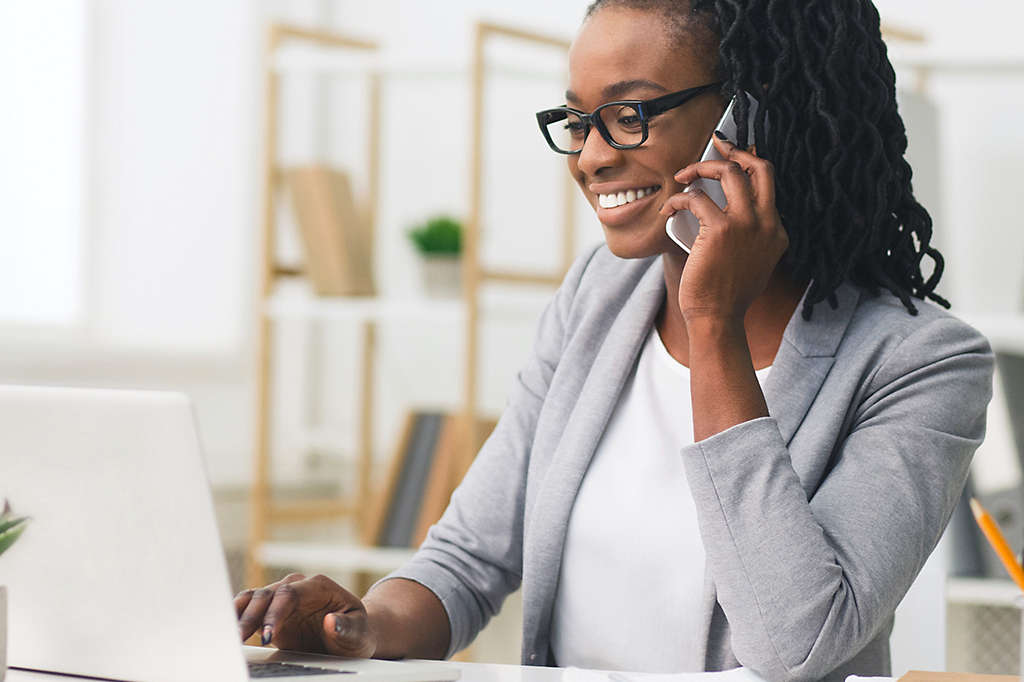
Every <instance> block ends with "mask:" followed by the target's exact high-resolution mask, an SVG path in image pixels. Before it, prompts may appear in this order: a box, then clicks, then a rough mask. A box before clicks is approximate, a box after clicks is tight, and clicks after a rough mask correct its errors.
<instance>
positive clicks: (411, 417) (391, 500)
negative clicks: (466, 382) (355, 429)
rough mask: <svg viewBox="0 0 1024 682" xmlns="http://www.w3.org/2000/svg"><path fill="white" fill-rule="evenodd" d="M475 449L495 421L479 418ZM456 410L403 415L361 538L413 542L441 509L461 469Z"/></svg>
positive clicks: (460, 422)
mask: <svg viewBox="0 0 1024 682" xmlns="http://www.w3.org/2000/svg"><path fill="white" fill-rule="evenodd" d="M479 424H480V429H479V430H480V438H481V439H482V440H481V441H480V442H478V443H476V444H475V447H474V449H475V450H478V449H479V448H480V447H481V446H482V445H483V440H486V439H487V437H488V436H489V435H490V433H491V431H493V430H494V427H495V426H496V425H497V422H496V421H495V420H491V419H480V420H479ZM467 437H468V435H467V434H466V428H465V420H464V419H463V417H462V416H461V415H458V414H446V413H443V412H417V411H413V412H410V413H409V414H408V415H406V418H405V424H404V426H403V428H402V435H401V437H400V438H399V443H398V447H397V449H396V452H395V454H394V456H393V457H392V459H391V464H390V467H389V469H388V471H387V473H386V474H385V477H384V482H383V485H382V486H381V489H380V491H379V492H378V493H377V495H376V496H375V497H374V498H373V501H372V504H371V508H370V513H369V521H368V523H367V525H366V527H365V528H364V529H363V542H364V543H365V544H367V545H377V546H382V547H417V546H419V544H420V543H421V542H423V539H424V538H425V537H426V536H427V531H428V530H429V529H430V527H431V526H432V525H434V523H436V522H437V520H438V519H440V518H441V514H443V513H444V510H445V508H446V507H447V506H448V502H449V500H450V499H451V495H452V492H453V491H454V490H455V487H456V486H458V484H459V483H460V482H461V480H462V476H463V475H464V474H465V471H462V470H461V467H460V466H459V461H460V459H459V456H460V453H461V452H462V449H463V448H464V444H465V442H466V440H465V439H466V438H467Z"/></svg>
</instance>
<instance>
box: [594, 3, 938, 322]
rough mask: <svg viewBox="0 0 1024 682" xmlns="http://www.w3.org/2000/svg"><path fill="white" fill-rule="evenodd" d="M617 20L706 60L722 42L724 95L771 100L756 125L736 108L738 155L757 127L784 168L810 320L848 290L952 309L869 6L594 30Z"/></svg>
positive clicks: (787, 214)
mask: <svg viewBox="0 0 1024 682" xmlns="http://www.w3.org/2000/svg"><path fill="white" fill-rule="evenodd" d="M605 7H622V8H627V9H638V10H649V11H657V12H660V13H661V14H662V15H663V16H664V17H665V19H666V23H667V28H668V29H669V31H670V36H671V37H672V38H673V39H675V40H677V41H678V42H679V43H680V44H682V45H689V46H692V49H695V50H697V51H698V54H700V53H701V52H707V53H709V55H713V54H714V46H715V44H716V43H717V48H718V61H717V65H716V67H717V70H718V71H719V75H720V77H721V79H722V80H723V82H724V86H723V88H722V93H723V95H725V96H726V97H730V98H731V97H732V96H733V95H735V94H736V93H737V92H740V91H747V92H749V93H750V94H751V95H753V96H754V98H755V99H757V100H758V102H759V107H758V109H757V113H756V115H754V116H753V117H752V120H751V117H750V115H749V113H750V112H749V109H750V108H749V105H748V102H747V99H746V98H745V97H740V98H738V99H737V107H736V113H735V116H736V123H737V129H738V134H737V137H738V138H739V140H738V142H739V144H740V146H741V147H746V146H747V140H748V132H749V130H750V126H751V125H752V126H753V132H754V139H755V140H756V142H757V154H758V156H760V157H762V158H765V159H767V160H769V161H771V162H772V164H773V165H774V166H775V170H776V174H775V175H776V178H775V182H776V205H777V207H778V211H779V214H780V216H781V217H782V221H783V225H785V227H786V232H787V233H788V235H789V250H788V251H787V253H786V255H785V256H784V259H785V261H786V262H787V264H788V265H789V267H790V268H791V270H792V272H793V274H794V275H795V276H796V277H798V278H800V279H805V278H810V279H811V280H812V283H811V287H810V290H809V291H808V292H807V296H806V298H805V300H804V307H803V317H804V319H805V320H810V319H811V312H812V309H813V307H814V305H815V304H816V303H820V302H821V301H825V300H827V301H828V302H829V305H831V306H832V308H835V307H836V306H837V305H838V302H837V300H836V296H835V291H836V289H837V288H838V286H839V285H840V283H841V282H842V281H843V280H844V279H849V280H850V281H852V282H854V283H856V284H858V285H860V286H862V287H864V288H865V289H867V290H868V291H869V292H871V293H872V294H873V295H875V296H877V295H879V294H880V292H881V289H882V288H884V289H888V290H889V291H891V292H892V293H893V294H894V295H895V296H896V297H898V298H899V300H900V301H901V302H902V303H903V305H904V306H905V307H906V309H907V310H908V311H909V312H910V313H911V314H912V315H916V314H917V308H916V307H915V306H914V304H913V302H912V301H911V297H916V298H918V299H921V300H924V299H925V298H929V299H931V300H932V301H935V302H936V303H938V304H939V305H941V306H943V307H946V308H948V307H949V302H948V301H946V300H945V299H944V298H942V297H941V296H939V295H938V294H936V293H935V287H936V285H937V284H938V282H939V278H940V277H941V276H942V271H943V264H944V261H943V258H942V254H941V253H939V251H938V250H936V249H935V248H933V247H932V246H931V245H930V242H931V237H932V220H931V217H930V216H929V215H928V212H927V211H926V210H925V209H924V207H923V206H921V204H919V203H918V202H917V200H916V199H915V198H914V194H913V190H912V188H911V175H912V172H911V169H910V165H909V164H908V163H907V161H906V160H905V159H904V153H905V152H906V150H907V135H906V130H905V128H904V126H903V120H902V119H901V118H900V115H899V113H898V111H897V108H896V86H895V81H896V74H895V72H894V71H893V68H892V64H890V63H889V58H888V56H887V52H886V46H885V43H884V42H883V41H882V36H881V29H880V25H879V18H878V11H877V10H876V9H875V6H874V5H873V4H872V3H871V2H870V0H595V2H593V3H592V4H591V5H590V7H589V8H588V9H587V13H586V17H588V18H589V17H590V16H591V15H592V14H594V13H595V12H596V11H598V10H599V9H602V8H605ZM702 48H706V49H703V50H702ZM924 256H928V257H930V258H931V259H932V261H933V262H934V268H933V270H932V273H931V276H930V277H928V279H927V280H925V278H924V275H923V274H922V273H921V262H922V259H923V258H924Z"/></svg>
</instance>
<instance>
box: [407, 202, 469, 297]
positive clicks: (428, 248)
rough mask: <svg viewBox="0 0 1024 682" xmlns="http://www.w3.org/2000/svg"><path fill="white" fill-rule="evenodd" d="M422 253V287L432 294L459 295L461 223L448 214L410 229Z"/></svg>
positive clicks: (414, 242) (418, 249) (410, 237)
mask: <svg viewBox="0 0 1024 682" xmlns="http://www.w3.org/2000/svg"><path fill="white" fill-rule="evenodd" d="M408 234H409V239H411V240H412V243H413V244H414V245H415V247H416V250H417V251H419V253H420V256H421V260H420V262H421V265H422V273H423V287H424V289H425V290H426V292H427V294H428V295H430V296H435V297H441V298H446V297H447V298H450V297H457V296H458V295H459V291H460V289H461V280H462V277H461V274H462V266H461V261H460V258H459V256H460V255H461V253H462V223H460V222H459V221H458V220H457V219H455V218H452V217H451V216H447V215H440V216H435V217H433V218H430V219H429V220H427V221H426V222H424V223H423V224H421V225H418V226H416V227H414V228H412V229H411V230H409V232H408Z"/></svg>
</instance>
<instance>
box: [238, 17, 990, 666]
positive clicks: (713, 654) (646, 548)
mask: <svg viewBox="0 0 1024 682" xmlns="http://www.w3.org/2000/svg"><path fill="white" fill-rule="evenodd" d="M569 74H570V83H569V91H568V92H567V93H566V95H567V105H568V107H570V108H572V109H573V110H575V111H578V112H580V113H586V112H594V111H595V110H596V109H598V107H600V106H601V105H604V104H607V103H609V102H610V101H613V100H614V101H619V100H640V101H643V102H645V104H644V105H641V106H640V107H636V106H635V105H634V106H633V109H632V112H633V114H634V117H632V118H629V117H618V118H617V116H619V114H618V113H615V114H613V115H612V116H606V114H608V113H609V112H612V111H614V112H618V111H619V110H620V109H621V107H622V106H623V105H615V106H614V107H605V108H604V109H602V110H601V111H600V112H599V113H598V114H597V116H595V117H593V118H589V119H586V118H583V117H581V116H578V115H576V114H574V115H573V116H574V118H573V119H572V120H570V121H569V122H568V123H569V124H570V125H569V126H568V128H567V129H565V128H564V124H563V130H562V132H561V133H559V134H562V135H563V137H561V138H560V139H559V140H558V141H557V144H556V141H552V140H549V142H552V145H553V146H556V148H557V149H558V151H561V152H563V153H566V158H567V160H568V166H569V172H570V173H571V174H572V175H573V177H574V178H575V179H576V181H577V182H578V183H579V185H580V188H581V189H582V191H583V194H584V195H585V196H586V197H587V199H588V200H589V201H590V203H591V204H592V205H593V206H594V208H595V211H596V212H597V216H598V218H599V220H600V222H601V223H602V225H603V227H604V232H605V239H606V244H604V245H601V247H600V248H597V249H595V250H593V251H591V252H589V253H587V254H585V255H584V256H583V257H582V258H580V259H578V260H577V261H576V263H575V264H574V265H573V266H572V268H571V269H570V271H569V273H568V275H567V276H566V278H565V281H564V283H563V284H562V286H561V288H560V289H559V291H558V292H557V294H556V295H555V298H554V300H553V301H552V303H551V304H550V306H549V307H548V309H547V310H546V311H545V313H544V315H543V316H542V319H541V321H540V324H539V328H538V332H537V338H536V342H535V347H534V352H533V356H532V357H531V359H530V361H529V362H528V363H527V365H526V366H525V367H524V368H523V370H522V371H521V372H520V374H519V375H518V377H517V381H516V382H515V384H514V386H513V389H512V392H511V395H510V398H509V403H508V407H507V409H506V411H505V413H504V414H503V415H502V418H501V421H500V422H499V424H498V426H497V428H496V430H495V432H494V434H493V435H492V436H491V438H490V439H489V440H488V441H487V443H486V444H485V445H484V447H483V448H482V450H481V452H480V453H479V455H478V457H477V459H476V461H475V463H474V465H473V467H472V468H471V470H470V471H469V473H468V474H467V476H466V478H465V480H464V481H463V483H462V485H461V486H460V487H459V489H458V490H457V491H456V493H455V495H454V496H453V498H452V502H451V505H450V506H449V508H448V510H447V511H446V513H445V515H444V517H443V518H442V519H441V521H440V522H439V523H438V524H437V525H436V526H434V528H433V529H432V530H431V532H430V534H429V536H428V538H427V540H426V541H425V542H424V544H423V546H422V547H421V548H420V550H419V552H418V553H417V554H416V556H415V558H413V559H412V561H411V562H410V563H409V564H408V565H406V566H405V567H404V568H403V569H402V570H400V571H398V572H396V573H395V574H393V575H392V576H389V578H388V579H386V580H384V581H382V582H380V583H378V584H377V585H376V586H374V587H373V588H372V589H371V590H370V591H369V592H368V593H367V595H366V596H365V597H364V598H363V599H362V600H361V601H360V600H359V599H357V598H356V597H355V596H353V595H351V594H349V593H348V592H346V591H345V590H343V589H342V588H340V587H338V586H337V585H336V584H334V583H333V582H332V581H330V580H329V579H327V578H325V577H323V576H317V577H315V578H309V579H306V578H303V577H302V576H297V575H293V576H289V577H288V578H285V579H284V580H283V581H280V582H278V583H275V584H273V585H270V586H268V587H266V588H263V589H261V590H256V591H255V592H253V591H251V590H250V591H246V592H243V593H242V594H240V595H239V596H238V597H237V598H236V605H237V608H238V612H239V617H240V627H241V630H242V633H241V634H242V636H243V638H245V637H248V636H249V635H251V634H252V633H253V632H256V631H257V630H260V631H262V633H263V636H264V640H265V641H270V642H272V643H273V644H275V645H277V646H280V647H282V648H293V649H308V650H317V651H326V652H329V653H334V654H343V655H355V656H378V657H389V658H390V657H402V656H409V657H433V658H437V657H442V656H448V655H451V654H452V653H454V652H455V651H457V650H459V649H460V648H462V647H464V646H466V645H467V644H468V643H469V642H470V641H471V640H472V639H473V637H474V636H475V635H476V633H477V632H478V631H479V630H480V628H482V627H483V625H484V624H485V623H486V621H487V620H488V619H489V618H490V617H491V616H492V615H493V614H494V613H495V612H496V611H497V610H498V609H499V608H500V605H501V603H502V600H503V599H504V597H505V596H506V595H507V594H509V593H510V592H512V591H513V590H515V589H516V588H517V587H518V586H519V585H520V582H522V584H523V600H524V624H523V627H524V638H523V662H524V663H526V664H534V665H562V666H566V665H582V666H588V667H599V668H621V669H645V670H658V671H685V670H705V669H706V670H722V669H726V668H730V667H735V666H737V665H744V666H747V667H749V668H752V669H753V670H755V671H756V672H758V673H760V674H761V675H763V676H764V677H766V678H768V679H772V680H776V679H777V680H788V679H829V680H831V679H836V680H842V679H844V678H845V677H846V676H847V675H849V674H852V673H856V674H860V675H872V674H876V675H877V674H887V673H888V671H889V650H888V636H889V632H890V630H891V627H892V619H893V612H894V611H895V608H896V606H897V604H898V603H899V601H900V599H901V598H902V597H903V595H904V593H905V592H906V590H907V589H908V587H909V586H910V584H911V582H912V581H913V580H914V577H915V576H916V575H917V573H918V571H919V570H920V568H921V566H922V565H923V564H924V561H925V559H926V558H927V557H928V555H929V553H930V552H931V551H932V549H933V548H934V546H935V544H936V542H937V541H938V539H939V537H940V535H941V533H942V530H943V528H944V527H945V525H946V522H947V521H948V519H949V517H950V514H951V513H952V510H953V507H954V505H955V503H956V501H957V499H958V496H959V494H960V491H961V488H962V486H963V483H964V480H965V477H966V472H967V467H968V463H969V461H970V458H971V456H972V454H973V452H974V450H975V449H976V448H977V446H978V444H979V443H980V442H981V439H982V437H983V434H984V417H985V408H986V405H987V403H988V400H989V398H990V386H991V374H992V370H993V363H992V356H991V351H990V349H989V347H988V344H987V343H986V341H985V340H984V338H983V337H981V336H980V335H979V334H978V333H977V332H975V331H974V330H973V329H971V328H970V327H968V326H966V325H965V324H963V323H961V322H960V321H958V320H957V319H956V318H954V317H952V316H950V315H949V314H948V313H945V312H944V311H942V310H941V309H940V308H939V307H937V306H935V305H932V304H929V303H926V304H924V305H921V304H917V303H915V302H914V301H913V299H915V298H916V299H919V300H923V299H931V300H932V301H935V302H937V303H939V304H942V305H944V306H946V307H948V304H947V303H945V301H944V300H943V299H942V298H940V297H939V296H938V295H937V294H935V293H934V290H935V286H936V284H937V283H938V280H939V277H940V276H941V273H942V257H941V255H940V254H939V253H938V252H937V251H936V250H935V249H933V248H932V247H931V246H930V244H929V241H930V238H931V221H930V219H929V217H928V214H927V213H926V212H925V210H924V209H923V208H922V207H921V206H920V205H919V204H918V203H917V201H916V200H915V199H914V197H913V194H912V192H911V185H910V176H911V172H910V168H909V166H908V165H907V163H906V161H905V160H904V158H903V154H904V152H905V150H906V135H905V132H904V128H903V123H902V121H901V120H900V117H899V115H898V113H897V110H896V104H895V100H894V75H893V71H892V68H891V66H890V65H889V63H888V60H887V58H886V56H885V46H884V44H883V43H882V41H881V38H880V35H879V20H878V14H877V12H876V10H875V8H874V7H873V6H872V5H871V3H870V2H868V1H867V0H835V1H834V2H798V1H796V0H791V1H786V0H778V1H772V2H768V3H764V2H754V1H753V0H748V1H744V0H717V1H715V2H711V1H710V0H691V1H690V4H688V3H687V2H686V1H685V0H680V1H678V2H676V1H664V0H661V1H659V0H597V2H595V3H594V4H593V5H592V6H591V7H590V9H589V10H588V13H587V18H586V20H585V21H584V24H583V26H582V28H581V30H580V33H579V35H578V36H577V38H576V40H575V42H574V44H573V46H572V49H571V52H570V58H569ZM702 86H707V87H702ZM695 88H696V89H695ZM683 91H687V92H686V94H685V95H678V96H675V97H667V99H669V100H673V101H672V102H671V104H673V106H671V107H670V108H668V109H666V110H664V111H661V112H660V113H657V114H656V115H652V116H650V117H649V118H648V119H647V120H642V119H643V118H644V114H643V113H642V112H643V111H644V110H645V109H644V107H646V106H648V105H649V104H650V100H652V99H657V98H659V97H661V96H666V95H676V94H677V93H682V92H683ZM739 91H747V92H749V93H751V94H752V95H753V96H754V98H756V100H758V102H759V105H760V106H759V108H758V111H757V113H756V115H754V116H753V117H750V116H748V113H749V112H748V109H747V107H746V106H743V105H742V104H741V105H740V107H739V110H738V113H737V122H738V127H739V131H738V135H737V136H738V138H739V140H738V141H740V144H734V142H736V141H729V140H724V139H721V138H720V137H719V136H716V137H715V138H714V139H715V145H716V146H717V148H718V150H719V151H720V152H721V154H722V155H723V156H724V157H725V159H726V160H725V161H707V162H698V159H699V158H700V156H701V153H702V151H703V148H704V146H705V144H706V142H707V140H708V139H709V138H710V137H711V136H712V133H713V132H714V129H715V126H716V123H717V121H718V120H719V119H720V117H721V116H722V112H723V109H724V107H725V106H726V104H727V102H728V101H729V99H730V98H731V97H732V95H734V94H735V93H737V92H739ZM658 101H659V102H665V101H666V100H665V99H662V100H658ZM563 110H564V108H558V109H557V110H553V111H556V112H557V111H563ZM638 110H639V111H640V112H641V113H637V112H638ZM647 110H648V111H649V109H647ZM627 111H628V110H627ZM538 116H539V118H540V120H541V121H542V123H543V121H545V120H548V121H550V120H553V119H559V115H557V114H556V115H554V116H551V115H548V114H545V113H544V112H542V113H541V114H539V115H538ZM545 117H546V118H545ZM562 118H563V119H564V116H563V117H562ZM597 119H600V122H601V123H603V124H604V125H601V124H599V123H598V122H597ZM590 124H592V125H590ZM644 125H646V127H647V135H646V137H645V138H643V135H640V136H639V137H635V138H631V139H629V140H626V139H623V138H624V137H626V135H625V133H624V132H623V131H625V130H626V129H627V128H628V127H629V126H632V130H633V131H634V132H635V131H637V130H640V129H641V128H642V127H643V126H644ZM638 126H639V127H638ZM751 132H752V133H753V134H754V139H755V140H756V145H755V146H750V147H749V148H748V147H747V145H746V144H745V143H743V142H742V141H743V140H746V139H747V138H748V134H749V133H751ZM617 135H618V136H619V139H616V136H617ZM640 138H643V139H642V140H641V139H640ZM637 140H640V142H637ZM559 144H560V145H562V146H561V147H560V146H559ZM565 146H568V147H569V148H568V149H566V148H563V147H565ZM697 178H711V179H715V180H720V181H721V182H722V185H723V188H724V190H725V193H726V197H727V200H728V205H727V207H726V209H725V210H724V211H723V210H720V209H719V208H718V207H717V206H716V205H715V204H713V203H712V202H711V200H710V199H709V198H708V197H707V196H706V195H703V194H702V193H700V192H697V191H694V192H687V193H684V192H683V191H682V190H683V189H684V188H685V187H686V186H687V185H689V184H690V183H692V182H694V181H695V180H696V179H697ZM680 211H690V212H691V213H692V214H693V215H695V216H696V217H697V218H698V219H699V220H700V224H701V229H700V235H699V237H698V238H697V240H696V242H695V243H694V244H693V247H692V250H691V252H690V253H689V255H687V254H686V253H685V252H684V251H683V250H682V249H680V248H679V247H677V246H676V245H675V244H674V243H673V242H672V241H671V240H670V239H669V237H668V236H667V235H666V232H665V224H666V220H667V218H668V216H669V215H671V214H672V213H674V212H680ZM924 256H928V257H930V258H931V260H932V261H934V271H933V273H932V275H931V276H930V277H928V278H927V279H926V278H925V277H924V275H923V274H922V272H921V261H922V259H923V257H924Z"/></svg>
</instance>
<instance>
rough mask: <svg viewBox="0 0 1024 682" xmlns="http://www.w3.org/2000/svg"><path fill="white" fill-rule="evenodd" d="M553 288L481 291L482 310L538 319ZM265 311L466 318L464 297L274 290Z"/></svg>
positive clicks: (278, 316)
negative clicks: (338, 293)
mask: <svg viewBox="0 0 1024 682" xmlns="http://www.w3.org/2000/svg"><path fill="white" fill-rule="evenodd" d="M552 296H553V291H550V290H549V291H546V292H544V293H539V292H538V293H534V292H527V291H519V292H515V293H512V292H494V291H490V292H481V294H480V311H481V314H484V315H488V316H490V315H497V316H499V317H504V318H509V319H514V318H520V319H526V320H536V319H537V317H538V316H539V315H540V313H541V312H542V311H543V310H544V306H545V305H546V304H547V302H548V301H549V300H550V299H551V297H552ZM264 312H265V313H266V315H267V316H268V317H269V318H271V319H273V320H311V319H313V320H325V321H346V322H361V321H366V320H375V321H379V322H387V321H401V322H416V321H420V322H430V323H434V324H438V323H444V324H449V325H454V324H459V323H462V322H463V321H465V319H466V304H465V302H464V301H463V300H462V299H433V298H427V297H425V296H420V297H412V296H410V297H407V298H397V297H373V296H314V295H311V294H309V293H300V292H288V293H286V294H283V293H282V294H274V295H273V296H271V297H270V298H269V299H267V302H266V303H265V307H264Z"/></svg>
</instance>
